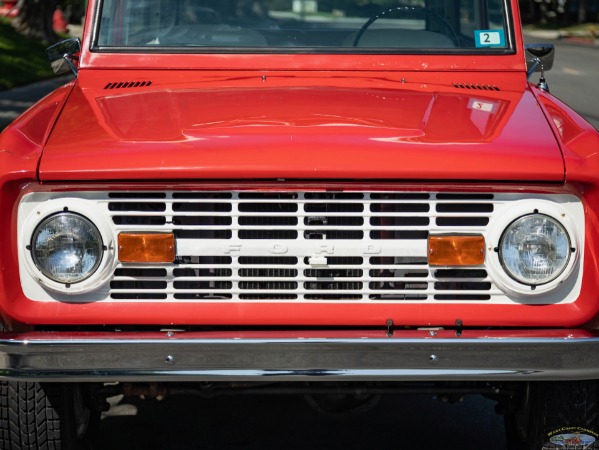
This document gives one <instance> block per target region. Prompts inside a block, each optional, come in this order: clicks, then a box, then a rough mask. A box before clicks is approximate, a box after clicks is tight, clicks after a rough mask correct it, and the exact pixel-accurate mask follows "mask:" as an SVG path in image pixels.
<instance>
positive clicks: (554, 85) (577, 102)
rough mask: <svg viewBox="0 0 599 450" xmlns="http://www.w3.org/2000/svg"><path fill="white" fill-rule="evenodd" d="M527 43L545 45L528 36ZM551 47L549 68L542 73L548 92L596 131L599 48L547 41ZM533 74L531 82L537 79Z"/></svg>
mask: <svg viewBox="0 0 599 450" xmlns="http://www.w3.org/2000/svg"><path fill="white" fill-rule="evenodd" d="M526 41H527V42H545V40H543V39H541V40H539V39H536V38H533V37H528V38H527V39H526ZM548 42H550V43H552V44H554V45H555V47H556V54H555V62H554V64H553V69H551V70H550V71H549V72H547V73H546V74H545V78H546V79H547V82H548V83H549V89H550V90H551V93H552V94H553V95H555V96H556V97H558V98H559V99H560V100H562V101H564V102H565V103H567V104H568V105H570V106H571V107H572V108H574V109H575V110H576V111H578V112H579V113H580V114H582V115H583V116H584V117H585V118H586V119H587V120H588V121H589V122H590V123H592V124H593V125H594V126H595V128H597V129H599V103H598V102H597V93H599V76H598V75H597V74H599V46H597V45H595V46H589V45H578V44H574V43H569V42H567V41H566V42H564V41H548ZM537 78H538V77H536V75H535V76H534V77H533V79H537Z"/></svg>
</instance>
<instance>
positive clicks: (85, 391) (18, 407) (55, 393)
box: [0, 381, 100, 450]
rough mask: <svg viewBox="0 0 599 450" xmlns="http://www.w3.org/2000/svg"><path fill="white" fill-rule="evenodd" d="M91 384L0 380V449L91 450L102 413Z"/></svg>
mask: <svg viewBox="0 0 599 450" xmlns="http://www.w3.org/2000/svg"><path fill="white" fill-rule="evenodd" d="M90 387H91V385H86V384H75V383H72V384H54V383H44V384H41V383H33V382H19V383H17V382H11V381H2V382H0V449H2V450H42V449H44V450H91V449H93V448H94V442H95V440H96V437H97V431H98V427H99V423H100V413H99V412H97V411H94V410H93V409H91V408H89V405H90V402H89V401H87V400H86V399H87V398H89V393H90V391H91V389H90Z"/></svg>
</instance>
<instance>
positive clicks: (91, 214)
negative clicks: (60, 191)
mask: <svg viewBox="0 0 599 450" xmlns="http://www.w3.org/2000/svg"><path fill="white" fill-rule="evenodd" d="M65 215H70V216H74V217H78V218H80V219H81V220H82V221H85V222H86V223H89V224H90V226H92V227H93V228H95V229H96V230H97V233H98V237H99V239H100V240H101V242H102V244H101V245H102V250H101V252H102V254H101V258H100V260H99V262H98V264H95V265H94V267H93V270H91V271H90V272H89V274H88V276H86V277H83V278H81V279H78V280H72V281H70V282H66V280H57V279H56V278H54V277H52V276H51V275H50V274H49V273H47V272H46V271H45V270H43V267H40V264H39V261H36V258H35V257H34V255H33V251H34V248H33V241H34V238H35V235H36V233H37V232H38V231H39V230H40V228H41V227H42V226H44V224H47V223H48V222H49V221H51V220H53V219H55V218H57V217H61V216H65ZM20 223H21V224H22V227H23V228H22V230H20V233H19V234H20V236H21V240H20V245H19V261H20V263H21V270H24V271H26V272H27V273H28V274H29V276H30V277H31V278H32V279H33V280H35V281H36V283H35V284H32V283H29V284H26V285H23V288H24V290H25V294H26V295H27V296H29V297H34V298H36V297H40V293H41V292H42V291H39V289H40V288H41V289H42V290H45V291H47V292H50V291H52V292H54V293H59V294H66V295H67V296H71V295H76V294H83V293H87V292H90V291H93V290H98V288H100V287H101V286H102V285H104V284H106V282H107V281H108V280H109V279H110V276H111V273H112V272H113V271H114V268H115V266H116V257H115V245H114V231H113V227H112V225H111V223H110V222H109V220H108V218H107V217H106V216H105V215H104V214H102V213H101V211H98V208H97V207H96V206H95V204H94V203H93V202H89V201H86V200H83V199H78V198H68V197H65V198H58V199H52V200H48V201H46V202H43V203H40V204H39V205H37V207H35V208H33V209H31V210H29V211H28V212H27V214H26V215H25V216H24V217H22V218H21V219H20Z"/></svg>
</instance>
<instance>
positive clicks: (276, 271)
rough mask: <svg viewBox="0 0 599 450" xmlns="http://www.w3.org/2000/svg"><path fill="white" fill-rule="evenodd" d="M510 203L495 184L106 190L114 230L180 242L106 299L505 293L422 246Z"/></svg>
mask: <svg viewBox="0 0 599 450" xmlns="http://www.w3.org/2000/svg"><path fill="white" fill-rule="evenodd" d="M502 202H503V201H500V200H496V198H495V195H494V194H487V193H483V194H477V193H475V194H463V193H422V192H372V193H369V192H259V191H241V192H235V191H226V192H200V191H198V192H195V191H189V192H140V193H137V194H136V193H135V192H127V193H119V192H114V193H108V194H106V196H105V197H104V198H100V199H98V204H99V205H100V206H101V207H102V208H104V209H105V210H106V212H107V214H109V215H110V217H111V218H112V221H113V223H114V226H115V227H116V229H117V230H119V231H120V230H123V231H125V230H126V231H129V230H132V229H136V230H139V231H148V230H154V231H160V232H165V231H168V232H173V233H174V234H175V237H176V240H177V260H176V262H175V263H173V264H167V265H165V267H164V269H161V270H163V272H159V273H157V272H155V273H154V274H153V275H149V274H148V272H144V271H143V270H144V267H139V268H136V267H132V268H127V267H125V268H121V267H119V268H118V269H117V271H116V272H115V276H114V278H113V280H112V282H111V290H110V297H111V298H112V299H113V300H135V299H152V296H153V297H154V298H155V299H156V300H170V301H185V302H189V301H198V302H205V301H261V300H268V301H273V300H281V301H307V302H313V301H345V302H373V301H381V302H392V301H397V302H435V301H440V302H448V301H458V302H462V301H463V302H472V301H481V302H482V301H484V302H489V301H492V299H493V298H494V297H495V296H502V295H503V294H502V292H501V291H499V289H497V288H496V287H495V286H493V284H492V282H491V281H490V280H489V277H488V274H487V273H486V271H485V270H484V269H476V268H475V269H472V270H450V269H439V268H429V267H428V265H427V257H426V248H427V247H426V245H427V238H428V236H429V234H430V233H439V232H441V233H443V232H454V231H455V230H461V231H467V232H472V230H475V231H476V232H480V230H485V227H486V226H487V224H488V223H489V221H490V219H491V218H492V217H493V215H494V214H495V213H496V210H497V204H501V203H502ZM204 254H206V256H205V255H204ZM124 270H128V272H123V271H124ZM136 271H139V272H136Z"/></svg>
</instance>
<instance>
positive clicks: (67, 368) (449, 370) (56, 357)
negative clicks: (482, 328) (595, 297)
mask: <svg viewBox="0 0 599 450" xmlns="http://www.w3.org/2000/svg"><path fill="white" fill-rule="evenodd" d="M189 336H191V337H189ZM595 378H599V337H594V336H593V337H575V338H574V337H571V338H570V337H567V336H566V335H564V337H554V336H552V335H550V337H545V338H543V337H534V338H526V337H524V338H523V337H516V338H512V337H506V338H497V337H491V338H489V337H480V338H461V337H451V338H447V337H439V338H408V339H404V338H397V337H387V338H384V337H381V338H378V337H375V338H372V337H361V338H355V337H351V338H314V339H312V338H300V337H286V338H276V337H273V338H270V337H266V338H243V337H228V338H206V337H202V336H201V333H181V334H174V333H169V334H166V335H165V334H164V333H163V334H162V337H156V333H148V334H143V333H125V332H119V333H95V334H91V335H89V336H86V335H83V337H82V336H81V333H79V334H77V333H72V334H68V333H43V332H39V333H28V334H25V335H14V334H11V333H0V379H9V380H19V381H33V380H43V381H231V380H234V381H258V380H260V381H265V379H269V381H271V380H272V381H308V380H310V381H338V380H344V381H366V380H368V381H374V380H376V381H415V380H420V381H421V380H434V381H437V380H438V381H442V380H445V381H446V380H462V381H464V380H472V381H474V380H476V381H484V380H511V381H518V380H519V381H524V380H526V381H532V380H557V379H569V380H573V379H595Z"/></svg>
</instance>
